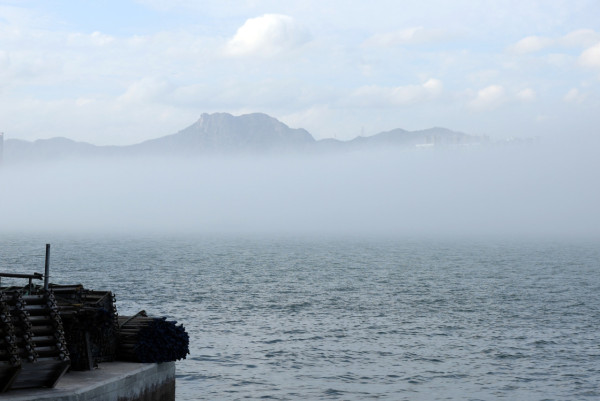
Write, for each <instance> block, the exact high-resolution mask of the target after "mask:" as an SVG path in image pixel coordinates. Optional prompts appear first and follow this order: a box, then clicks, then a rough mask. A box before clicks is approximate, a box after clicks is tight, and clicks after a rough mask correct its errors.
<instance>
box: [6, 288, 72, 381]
mask: <svg viewBox="0 0 600 401" xmlns="http://www.w3.org/2000/svg"><path fill="white" fill-rule="evenodd" d="M0 334H1V336H0V338H1V339H0V348H1V349H0V391H6V390H9V389H19V388H32V387H54V386H55V385H56V383H57V382H58V380H59V379H60V378H61V377H62V375H63V374H64V373H65V372H66V371H67V369H68V368H69V365H70V359H69V352H68V350H67V345H66V342H65V338H64V330H63V326H62V321H61V318H60V315H59V314H58V307H57V305H56V301H55V299H54V295H53V294H52V292H51V291H44V290H37V291H35V293H34V292H33V291H32V288H31V287H30V288H29V289H28V290H27V291H25V290H23V289H15V288H9V289H3V290H2V291H0Z"/></svg>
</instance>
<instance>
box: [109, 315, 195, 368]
mask: <svg viewBox="0 0 600 401" xmlns="http://www.w3.org/2000/svg"><path fill="white" fill-rule="evenodd" d="M189 352H190V351H189V336H188V333H187V332H186V331H185V328H184V327H183V325H181V324H180V325H177V322H176V321H168V320H167V319H166V318H164V317H162V318H157V317H148V316H147V315H146V313H145V312H144V311H141V312H139V313H137V314H136V315H135V316H130V317H127V316H120V317H119V347H118V349H117V358H118V359H120V360H125V361H135V362H168V361H176V360H180V359H185V358H186V355H187V354H189Z"/></svg>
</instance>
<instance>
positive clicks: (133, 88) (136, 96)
mask: <svg viewBox="0 0 600 401" xmlns="http://www.w3.org/2000/svg"><path fill="white" fill-rule="evenodd" d="M172 90H173V86H172V85H171V84H169V82H167V81H166V80H164V79H158V78H142V79H140V80H138V81H136V82H134V83H133V84H131V85H130V86H129V87H128V88H127V90H126V91H125V93H124V94H122V95H121V96H119V98H118V100H119V101H120V102H126V103H146V102H152V101H155V100H161V99H163V98H164V96H165V95H166V94H167V93H169V92H171V91H172Z"/></svg>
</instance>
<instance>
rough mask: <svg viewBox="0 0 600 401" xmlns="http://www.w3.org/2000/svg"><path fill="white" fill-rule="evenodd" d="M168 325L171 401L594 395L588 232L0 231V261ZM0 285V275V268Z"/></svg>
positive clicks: (597, 353)
mask: <svg viewBox="0 0 600 401" xmlns="http://www.w3.org/2000/svg"><path fill="white" fill-rule="evenodd" d="M46 242H52V270H51V274H52V276H53V277H52V280H51V281H52V282H56V283H62V284H71V283H82V284H84V285H85V286H86V287H87V288H92V289H98V290H111V291H113V292H114V293H115V294H116V296H117V305H118V310H119V313H120V314H121V315H128V314H133V313H135V312H137V311H139V310H141V309H145V310H146V311H148V312H149V314H152V315H157V316H168V317H169V318H171V319H175V320H177V321H178V322H180V323H183V324H184V326H185V327H186V329H187V331H188V332H189V334H190V338H191V354H190V355H189V356H188V359H187V360H185V361H181V362H178V363H177V400H180V401H183V400H199V399H205V400H237V399H277V400H366V399H386V400H404V399H406V400H432V399H444V400H464V399H472V400H479V399H481V400H493V399H520V400H544V399H553V400H559V399H585V398H589V399H595V398H597V397H600V390H599V389H600V336H599V334H598V328H599V327H600V245H599V244H598V243H578V244H574V243H570V244H565V243H558V242H557V243H552V242H527V243H517V242H483V241H480V242H473V241H471V242H468V241H463V242H450V241H447V242H443V241H439V242H436V241H400V240H398V241H392V240H388V241H375V240H358V239H323V238H321V239H312V240H309V239H295V238H285V239H273V238H244V237H218V238H210V237H188V238H184V237H177V238H157V237H151V238H140V237H137V238H133V237H110V236H107V237H92V236H89V237H85V238H67V237H61V238H51V239H48V238H47V237H43V236H7V235H4V236H2V237H0V270H2V271H23V272H32V271H39V272H43V259H44V244H45V243H46ZM3 283H5V284H6V281H4V282H3Z"/></svg>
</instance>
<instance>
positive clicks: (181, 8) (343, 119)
mask: <svg viewBox="0 0 600 401" xmlns="http://www.w3.org/2000/svg"><path fill="white" fill-rule="evenodd" d="M599 15H600V2H598V1H596V0H568V1H562V0H518V1H513V0H494V1H470V0H469V1H467V0H455V1H452V2H448V1H443V0H424V1H419V2H413V1H399V0H393V1H387V0H374V1H370V2H364V1H348V0H344V1H341V0H319V1H314V0H302V1H269V0H265V1H260V0H247V1H235V0H234V1H227V2H223V1H212V0H206V1H193V0H171V1H168V2H167V1H158V0H118V1H117V0H114V1H113V0H107V1H78V2H73V1H68V0H18V1H17V0H12V1H11V0H9V1H6V0H4V1H0V132H4V133H5V135H6V138H18V139H26V140H35V139H41V138H50V137H58V136H62V137H68V138H71V139H74V140H77V141H85V142H90V143H93V144H97V145H125V144H132V143H138V142H141V141H143V140H146V139H151V138H156V137H160V136H164V135H168V134H172V133H175V132H177V131H179V130H181V129H183V128H185V127H187V126H189V125H191V124H192V123H194V122H195V121H196V120H197V119H198V118H199V117H200V115H201V114H202V113H212V112H229V113H232V114H234V115H239V114H245V113H251V112H263V113H267V114H269V115H271V116H273V117H275V118H277V119H279V120H281V121H282V122H284V123H286V124H287V125H289V126H290V127H293V128H305V129H307V130H308V131H309V132H310V133H311V134H312V135H313V136H314V137H315V138H316V139H322V138H337V139H343V140H346V139H351V138H354V137H356V136H359V135H363V136H365V135H373V134H376V133H378V132H381V131H386V130H391V129H394V128H404V129H408V130H416V129H425V128H429V127H434V126H442V127H447V128H450V129H453V130H458V131H463V132H466V133H469V134H473V135H488V136H491V137H492V138H511V137H517V138H525V137H542V138H543V137H547V136H563V137H569V136H572V135H596V134H597V127H598V126H599V125H600V113H598V112H597V110H600V90H599V89H600V18H598V16H599Z"/></svg>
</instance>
